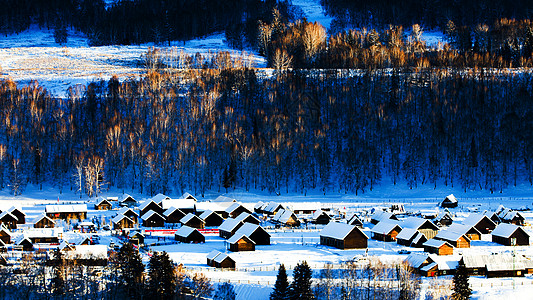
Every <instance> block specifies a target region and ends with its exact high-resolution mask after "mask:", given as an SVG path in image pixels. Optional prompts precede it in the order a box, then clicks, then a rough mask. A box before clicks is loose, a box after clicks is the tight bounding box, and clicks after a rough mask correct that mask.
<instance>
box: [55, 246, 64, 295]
mask: <svg viewBox="0 0 533 300" xmlns="http://www.w3.org/2000/svg"><path fill="white" fill-rule="evenodd" d="M53 266H54V277H53V278H52V292H53V293H54V294H55V295H63V294H65V290H66V286H65V265H64V260H63V254H62V253H61V251H60V250H59V248H57V249H55V250H54V256H53Z"/></svg>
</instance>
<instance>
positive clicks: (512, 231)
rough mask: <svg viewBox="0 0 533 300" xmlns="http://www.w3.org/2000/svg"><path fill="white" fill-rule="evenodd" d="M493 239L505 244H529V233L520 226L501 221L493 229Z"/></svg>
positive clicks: (495, 241)
mask: <svg viewBox="0 0 533 300" xmlns="http://www.w3.org/2000/svg"><path fill="white" fill-rule="evenodd" d="M492 241H493V242H494V243H498V244H501V245H505V246H529V234H527V233H526V231H525V230H524V229H523V228H522V227H520V226H517V225H513V224H507V223H500V224H499V225H498V226H496V228H495V229H494V230H493V231H492Z"/></svg>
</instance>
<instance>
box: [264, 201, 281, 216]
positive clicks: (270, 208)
mask: <svg viewBox="0 0 533 300" xmlns="http://www.w3.org/2000/svg"><path fill="white" fill-rule="evenodd" d="M278 207H279V208H280V209H283V208H284V207H283V205H281V204H280V203H278V202H274V201H270V202H268V203H267V205H266V206H265V208H264V209H263V211H266V212H268V213H274V212H275V211H276V209H278Z"/></svg>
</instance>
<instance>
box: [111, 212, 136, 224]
mask: <svg viewBox="0 0 533 300" xmlns="http://www.w3.org/2000/svg"><path fill="white" fill-rule="evenodd" d="M122 219H128V220H130V221H131V222H132V223H135V222H133V220H132V219H130V218H128V217H127V216H125V215H123V214H118V215H116V216H115V217H114V218H113V219H111V222H113V223H114V224H117V223H118V222H120V221H122Z"/></svg>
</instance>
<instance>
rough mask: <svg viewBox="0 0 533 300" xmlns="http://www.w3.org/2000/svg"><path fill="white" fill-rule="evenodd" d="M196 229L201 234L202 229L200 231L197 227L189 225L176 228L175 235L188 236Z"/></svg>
mask: <svg viewBox="0 0 533 300" xmlns="http://www.w3.org/2000/svg"><path fill="white" fill-rule="evenodd" d="M195 231H197V232H198V233H199V234H201V233H200V231H198V230H197V229H196V228H192V227H189V226H181V227H180V229H178V230H176V233H175V235H177V236H181V237H188V236H189V235H191V234H192V233H193V232H195ZM202 235H203V234H202Z"/></svg>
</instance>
